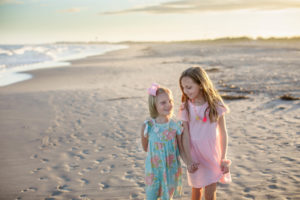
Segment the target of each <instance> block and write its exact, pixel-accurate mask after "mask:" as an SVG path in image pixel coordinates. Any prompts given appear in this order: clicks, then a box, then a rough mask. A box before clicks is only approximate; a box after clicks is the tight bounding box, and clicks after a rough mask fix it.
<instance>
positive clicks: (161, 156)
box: [141, 84, 182, 200]
mask: <svg viewBox="0 0 300 200" xmlns="http://www.w3.org/2000/svg"><path fill="white" fill-rule="evenodd" d="M148 93H149V99H148V102H149V111H150V116H151V119H149V120H146V121H145V122H144V124H143V127H142V131H141V140H142V145H143V149H144V151H146V152H147V158H146V162H145V166H146V167H145V174H146V177H145V182H146V196H147V199H149V200H155V199H157V198H159V197H160V198H161V199H163V200H169V199H171V198H172V197H173V196H174V195H176V196H177V195H180V194H181V188H182V184H181V164H180V161H179V148H182V147H181V144H182V142H181V133H182V125H181V122H175V121H174V120H173V119H171V116H172V114H173V97H172V94H171V91H170V90H169V89H167V88H163V87H160V86H159V85H157V84H152V86H151V88H149V89H148ZM179 145H180V146H179Z"/></svg>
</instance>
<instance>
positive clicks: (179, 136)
mask: <svg viewBox="0 0 300 200" xmlns="http://www.w3.org/2000/svg"><path fill="white" fill-rule="evenodd" d="M181 137H182V135H176V139H177V144H178V148H179V154H180V157H181V159H182V160H183V162H184V163H186V156H185V153H184V149H183V146H182V138H181Z"/></svg>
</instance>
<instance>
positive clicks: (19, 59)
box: [0, 44, 128, 87]
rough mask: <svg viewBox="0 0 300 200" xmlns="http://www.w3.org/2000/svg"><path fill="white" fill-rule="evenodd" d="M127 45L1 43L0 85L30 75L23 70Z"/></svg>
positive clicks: (52, 64)
mask: <svg viewBox="0 0 300 200" xmlns="http://www.w3.org/2000/svg"><path fill="white" fill-rule="evenodd" d="M123 48H128V47H127V46H126V45H113V44H36V45H0V87H1V86H2V87H3V86H7V85H11V84H14V83H17V82H20V81H25V80H28V79H31V78H33V77H32V75H31V74H28V73H24V72H26V71H30V70H35V69H42V68H50V67H62V66H68V65H70V63H69V62H67V61H68V60H75V59H80V58H85V57H88V56H93V55H100V54H104V53H106V52H109V51H114V50H118V49H123Z"/></svg>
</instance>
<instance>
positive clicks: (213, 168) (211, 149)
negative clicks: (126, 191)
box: [178, 101, 231, 188]
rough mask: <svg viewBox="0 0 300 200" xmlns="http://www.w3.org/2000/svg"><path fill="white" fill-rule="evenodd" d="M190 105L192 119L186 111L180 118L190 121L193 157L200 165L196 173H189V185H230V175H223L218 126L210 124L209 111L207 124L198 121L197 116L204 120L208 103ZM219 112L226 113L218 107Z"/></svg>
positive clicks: (181, 112) (180, 114)
mask: <svg viewBox="0 0 300 200" xmlns="http://www.w3.org/2000/svg"><path fill="white" fill-rule="evenodd" d="M188 105H189V113H190V118H188V116H187V111H186V110H185V109H183V110H182V109H180V111H179V115H178V117H179V119H180V120H182V121H189V129H190V152H191V156H192V159H193V161H194V162H197V163H200V165H199V167H198V169H197V171H196V172H194V173H189V172H187V176H188V184H189V185H190V186H192V187H194V188H202V187H205V186H207V185H210V184H212V183H216V182H220V183H230V182H231V175H230V173H227V174H223V173H222V171H221V168H220V162H221V141H220V133H219V127H218V124H217V123H216V122H214V123H210V120H209V117H208V112H209V110H208V111H206V118H207V121H206V122H203V121H202V120H196V117H197V116H200V118H201V119H203V118H204V112H205V109H206V108H207V107H208V103H207V102H206V103H205V104H203V105H201V106H193V104H192V103H191V102H190V101H189V103H188ZM217 110H218V115H219V116H221V115H223V114H224V113H225V112H226V109H225V108H224V107H222V106H219V107H217ZM195 111H196V112H197V115H196V113H195ZM188 119H190V120H188Z"/></svg>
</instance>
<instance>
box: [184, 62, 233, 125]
mask: <svg viewBox="0 0 300 200" xmlns="http://www.w3.org/2000/svg"><path fill="white" fill-rule="evenodd" d="M184 77H189V78H191V79H192V80H193V81H194V82H195V83H196V84H198V85H200V86H201V87H202V94H203V97H204V100H205V101H207V103H208V108H209V119H210V121H211V122H216V121H217V120H218V111H217V106H223V107H224V108H226V110H227V111H229V108H228V107H227V106H226V105H225V103H224V102H223V99H222V97H221V95H220V94H219V93H218V91H217V90H216V89H215V88H214V85H213V83H212V81H211V80H210V78H209V77H208V75H207V73H206V72H205V70H204V69H203V68H202V67H190V68H188V69H186V70H184V71H183V72H182V74H181V76H180V78H179V85H180V89H181V92H182V97H181V102H183V103H184V107H183V108H182V109H186V110H187V113H188V117H189V107H188V100H189V97H188V96H187V95H186V94H185V93H184V90H183V87H182V85H181V80H182V78H184ZM205 111H206V110H205Z"/></svg>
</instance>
